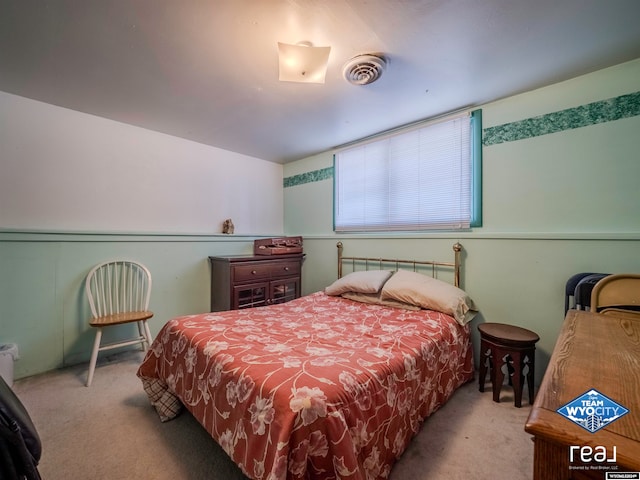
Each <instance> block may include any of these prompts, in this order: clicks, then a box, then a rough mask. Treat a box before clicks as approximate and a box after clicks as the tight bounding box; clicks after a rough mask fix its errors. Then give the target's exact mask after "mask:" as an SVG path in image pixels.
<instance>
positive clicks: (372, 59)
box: [342, 54, 387, 85]
mask: <svg viewBox="0 0 640 480" xmlns="http://www.w3.org/2000/svg"><path fill="white" fill-rule="evenodd" d="M386 67H387V60H386V59H385V58H384V57H382V56H378V55H369V54H365V55H358V56H356V57H353V58H352V59H351V60H349V61H348V62H347V63H346V64H345V66H344V68H343V69H342V74H343V75H344V78H345V79H346V80H347V82H349V83H351V84H352V85H368V84H370V83H373V82H375V81H376V80H378V79H379V78H380V76H381V75H382V72H384V70H385V68H386Z"/></svg>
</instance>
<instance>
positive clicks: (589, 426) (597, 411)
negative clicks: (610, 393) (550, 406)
mask: <svg viewBox="0 0 640 480" xmlns="http://www.w3.org/2000/svg"><path fill="white" fill-rule="evenodd" d="M556 411H557V412H558V413H559V414H560V415H562V416H564V417H566V418H568V419H569V420H571V421H572V422H574V423H576V424H578V425H580V426H581V427H582V428H584V429H585V430H588V431H589V432H591V433H595V432H596V431H598V430H600V429H601V428H603V427H606V426H607V425H609V424H610V423H612V422H615V421H616V420H618V419H619V418H620V417H622V416H623V415H626V414H627V413H629V410H627V409H626V408H625V407H623V406H622V405H619V404H617V403H616V402H614V401H613V400H611V399H610V398H608V397H606V396H604V395H603V394H601V393H600V392H598V391H597V390H594V389H591V390H589V391H588V392H585V393H583V394H582V395H580V396H579V397H578V398H576V399H574V400H571V401H570V402H569V403H567V404H566V405H564V406H562V407H560V408H559V409H558V410H556Z"/></svg>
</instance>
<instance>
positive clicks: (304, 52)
mask: <svg viewBox="0 0 640 480" xmlns="http://www.w3.org/2000/svg"><path fill="white" fill-rule="evenodd" d="M330 52H331V47H314V46H313V45H311V43H309V42H299V43H297V44H295V45H291V44H288V43H281V42H278V53H279V60H280V61H279V65H280V68H279V71H280V76H279V80H280V81H282V82H300V83H324V78H325V75H326V73H327V64H328V62H329V53H330Z"/></svg>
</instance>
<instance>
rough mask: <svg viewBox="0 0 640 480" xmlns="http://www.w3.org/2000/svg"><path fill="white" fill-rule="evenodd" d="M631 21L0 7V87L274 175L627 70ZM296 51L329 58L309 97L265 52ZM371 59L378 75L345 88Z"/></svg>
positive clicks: (630, 15) (634, 27)
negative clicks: (281, 167)
mask: <svg viewBox="0 0 640 480" xmlns="http://www.w3.org/2000/svg"><path fill="white" fill-rule="evenodd" d="M639 19H640V1H639V0H425V1H418V0H416V1H411V0H394V1H392V0H327V1H319V0H0V90H2V91H5V92H9V93H13V94H16V95H21V96H24V97H27V98H32V99H36V100H40V101H43V102H47V103H51V104H54V105H59V106H62V107H66V108H70V109H73V110H77V111H81V112H86V113H90V114H94V115H98V116H101V117H105V118H109V119H113V120H117V121H120V122H124V123H128V124H132V125H138V126H141V127H144V128H147V129H150V130H156V131H159V132H164V133H167V134H171V135H175V136H178V137H183V138H186V139H190V140H194V141H197V142H201V143H204V144H208V145H213V146H215V147H219V148H223V149H227V150H232V151H235V152H240V153H244V154H247V155H251V156H254V157H258V158H262V159H265V160H269V161H273V162H278V163H286V162H289V161H292V160H296V159H300V158H304V157H306V156H309V155H311V154H314V153H317V152H321V151H325V150H328V149H330V148H332V147H334V146H337V145H340V144H343V143H347V142H350V141H353V140H356V139H359V138H362V137H365V136H368V135H371V134H374V133H377V132H380V131H384V130H387V129H389V128H393V127H396V126H399V125H403V124H406V123H411V122H414V121H417V120H420V119H423V118H427V117H431V116H435V115H438V114H441V113H444V112H447V111H452V110H456V109H459V108H462V107H466V106H472V105H479V104H483V103H486V102H489V101H492V100H495V99H498V98H502V97H506V96H510V95H513V94H516V93H519V92H523V91H527V90H531V89H534V88H538V87H541V86H544V85H548V84H551V83H555V82H558V81H561V80H564V79H568V78H571V77H574V76H577V75H581V74H584V73H588V72H591V71H594V70H598V69H601V68H604V67H608V66H611V65H615V64H618V63H622V62H624V61H628V60H632V59H635V58H639V57H640V26H639ZM301 41H308V42H312V43H313V44H314V45H316V46H331V54H330V57H329V68H328V71H327V76H326V83H325V84H324V85H318V84H297V83H287V82H280V81H278V58H277V51H278V47H277V42H285V43H297V42H301ZM373 52H375V53H382V54H384V55H385V56H386V57H387V58H388V59H389V66H388V68H387V70H386V72H385V73H384V74H383V75H382V77H381V78H380V79H379V80H378V81H377V82H375V83H372V84H370V85H367V86H354V85H351V84H349V83H347V82H346V81H345V80H344V79H343V77H342V66H343V65H344V64H345V63H346V62H347V61H348V60H349V59H351V58H352V57H353V56H355V55H358V54H363V53H373ZM639 84H640V80H639ZM639 86H640V85H639Z"/></svg>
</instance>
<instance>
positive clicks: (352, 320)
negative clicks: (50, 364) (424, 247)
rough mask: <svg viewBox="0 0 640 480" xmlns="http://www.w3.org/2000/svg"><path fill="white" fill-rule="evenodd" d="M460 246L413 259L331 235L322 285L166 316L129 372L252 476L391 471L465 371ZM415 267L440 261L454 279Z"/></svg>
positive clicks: (467, 353) (468, 305)
mask: <svg viewBox="0 0 640 480" xmlns="http://www.w3.org/2000/svg"><path fill="white" fill-rule="evenodd" d="M460 250H461V246H460V245H459V244H456V245H455V246H454V257H455V261H454V262H435V261H428V262H416V261H413V260H411V261H404V260H395V259H369V258H360V257H345V256H344V255H343V254H342V245H341V244H339V245H338V251H339V254H338V271H339V278H338V279H337V280H336V281H335V282H333V283H332V284H331V285H329V286H327V288H326V289H325V290H324V291H318V292H315V293H312V294H310V295H306V296H303V297H301V298H298V299H296V300H293V301H290V302H287V303H283V304H277V305H270V306H265V307H259V308H252V309H245V310H233V311H225V312H215V313H203V314H199V315H186V316H182V317H178V318H174V319H172V320H170V321H168V322H167V323H166V325H165V326H164V327H163V328H162V329H161V331H160V332H159V333H158V335H157V337H156V339H155V341H154V342H153V344H152V346H151V348H150V349H149V350H148V352H147V354H146V356H145V359H144V361H143V363H142V364H141V366H140V368H139V370H138V376H139V377H140V379H141V380H142V383H143V386H144V389H145V391H146V393H147V395H148V396H149V400H150V402H151V404H152V405H153V406H154V407H155V409H156V411H157V412H158V414H159V416H160V419H161V420H162V421H168V420H170V419H172V418H174V417H175V416H176V415H178V414H179V413H180V411H181V410H182V409H183V408H186V409H187V410H188V411H189V412H191V414H192V415H193V416H194V417H195V418H196V419H197V420H198V421H199V422H200V423H201V424H202V426H203V427H204V428H205V429H206V430H207V431H208V432H209V434H210V435H211V436H212V437H213V438H214V439H215V440H216V442H217V443H218V444H219V445H220V446H221V447H222V448H223V449H224V451H225V452H226V453H227V454H228V455H229V456H230V457H231V458H232V459H233V461H234V462H235V463H236V464H237V465H238V466H239V467H240V468H241V469H242V471H243V473H244V474H245V475H246V476H248V477H249V478H252V479H271V480H277V479H283V480H284V479H382V478H387V477H388V476H389V473H390V471H391V468H392V466H393V464H394V462H395V461H396V460H397V459H398V458H399V457H400V455H401V454H402V452H403V451H404V450H405V448H406V447H407V445H408V444H409V442H410V440H411V439H412V438H413V436H415V434H416V433H417V432H418V430H419V428H420V426H421V424H422V422H423V421H424V419H425V418H426V417H428V416H429V415H430V414H432V413H433V412H435V411H436V410H437V409H438V408H439V407H441V406H442V405H443V404H444V403H445V402H446V401H447V400H448V399H449V398H450V396H451V395H452V394H453V392H454V391H455V390H456V389H457V388H458V387H459V386H461V385H462V384H464V383H466V382H468V381H470V380H472V379H473V352H472V346H471V338H470V328H469V324H468V321H469V319H470V318H472V316H473V314H474V312H475V305H474V304H473V301H472V300H471V299H470V298H469V297H468V296H467V295H466V293H465V292H464V291H463V290H461V289H459V288H458V286H459V285H458V284H459V278H460ZM344 265H347V266H349V267H351V268H352V270H353V271H351V272H349V273H347V274H346V275H343V266H344ZM362 267H364V269H363V270H358V268H362ZM420 269H426V270H429V271H430V273H431V275H437V272H438V271H439V270H440V269H449V270H451V274H452V276H453V282H452V283H453V285H452V284H450V283H447V282H444V281H442V280H439V279H434V278H432V276H430V275H426V274H424V273H423V272H421V271H420Z"/></svg>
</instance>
